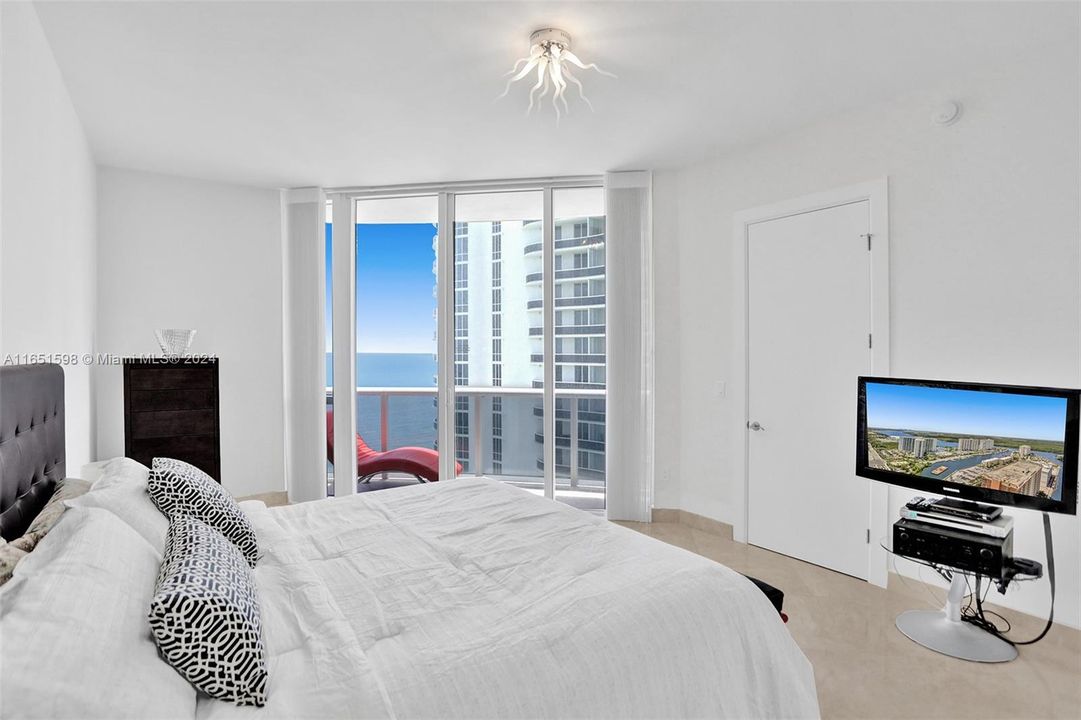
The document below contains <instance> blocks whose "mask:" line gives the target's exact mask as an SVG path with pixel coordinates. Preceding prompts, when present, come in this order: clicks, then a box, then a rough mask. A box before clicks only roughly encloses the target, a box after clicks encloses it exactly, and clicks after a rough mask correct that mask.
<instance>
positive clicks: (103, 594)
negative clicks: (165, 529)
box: [0, 508, 196, 720]
mask: <svg viewBox="0 0 1081 720" xmlns="http://www.w3.org/2000/svg"><path fill="white" fill-rule="evenodd" d="M158 564H159V559H158V557H157V555H156V553H155V552H154V550H153V549H152V548H151V547H150V545H149V544H147V543H146V542H145V541H144V540H143V539H142V538H140V537H139V535H138V534H137V533H136V532H135V531H134V530H132V529H131V528H130V527H128V526H127V525H126V524H125V523H124V522H122V521H121V520H120V519H119V518H118V517H116V516H115V515H113V514H112V513H109V512H106V511H104V510H100V509H96V508H77V509H73V510H71V511H69V512H66V513H64V516H63V517H62V518H61V520H60V522H59V523H57V525H56V527H54V528H53V530H52V531H51V532H50V533H49V534H48V535H46V536H45V539H44V540H42V541H41V544H40V545H38V547H37V548H36V549H35V550H34V552H33V553H31V554H30V555H29V556H27V558H26V559H25V560H24V561H23V562H21V563H20V564H19V567H18V568H17V569H16V573H15V579H14V580H13V581H12V582H10V583H8V584H7V585H5V586H4V588H3V590H2V591H0V627H2V631H3V637H4V641H3V643H2V647H0V666H2V667H3V669H4V670H3V673H0V715H2V716H3V717H56V718H72V717H80V718H122V717H123V718H129V717H130V718H149V717H153V718H187V719H189V720H190V718H192V717H194V715H195V706H196V692H195V690H194V689H193V688H192V687H191V685H189V684H188V683H187V682H186V681H185V680H184V678H182V677H180V676H179V675H178V674H177V673H176V672H175V671H174V670H173V669H172V668H171V667H169V665H168V664H166V663H165V662H163V661H162V660H161V659H160V658H159V657H158V651H157V647H156V646H155V645H154V641H153V639H152V638H151V635H150V627H149V624H148V622H147V619H146V613H147V608H148V607H149V605H150V598H151V597H152V595H153V593H154V582H155V580H156V578H157V572H158Z"/></svg>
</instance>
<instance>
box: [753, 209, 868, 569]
mask: <svg viewBox="0 0 1081 720" xmlns="http://www.w3.org/2000/svg"><path fill="white" fill-rule="evenodd" d="M869 211H870V203H869V202H868V201H866V200H864V201H861V202H854V203H850V204H846V205H840V206H837V207H831V208H827V209H823V210H816V211H814V212H807V213H802V214H799V215H792V216H788V217H783V218H778V219H775V220H768V221H764V222H759V223H756V224H754V225H751V226H750V227H749V228H748V233H747V244H748V248H747V253H748V255H747V262H748V278H747V280H748V411H749V412H748V418H749V422H748V430H747V433H748V503H747V506H748V507H747V511H748V515H747V539H748V541H749V542H750V543H751V544H753V545H758V546H760V547H764V548H767V549H769V550H774V551H776V552H780V553H784V554H785V555H790V556H792V557H796V558H799V559H801V560H806V561H808V562H812V563H815V564H816V565H822V566H824V567H828V568H831V569H833V570H838V571H840V572H843V573H846V574H849V575H853V576H856V577H859V578H863V579H866V578H867V574H868V573H867V571H868V554H867V536H868V528H869V527H870V525H869V519H870V494H869V493H870V490H869V484H868V483H867V481H865V480H863V479H861V478H857V477H856V476H855V475H854V472H853V467H854V463H855V460H854V458H855V449H854V446H855V436H856V377H857V376H858V375H861V374H868V373H869V372H870V370H871V350H870V328H871V253H870V252H868V245H867V238H866V234H867V233H868V232H869V223H870V219H869Z"/></svg>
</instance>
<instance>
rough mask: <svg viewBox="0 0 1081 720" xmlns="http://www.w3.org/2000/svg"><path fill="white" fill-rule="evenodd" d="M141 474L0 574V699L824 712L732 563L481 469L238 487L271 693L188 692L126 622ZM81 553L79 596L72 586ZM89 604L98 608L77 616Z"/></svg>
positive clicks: (286, 713)
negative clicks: (44, 671) (289, 490)
mask: <svg viewBox="0 0 1081 720" xmlns="http://www.w3.org/2000/svg"><path fill="white" fill-rule="evenodd" d="M0 372H2V371H0ZM0 379H2V378H0ZM0 404H6V403H3V402H2V401H0ZM36 427H37V426H36ZM0 439H2V438H0ZM53 453H54V454H55V446H54V448H53ZM2 454H3V445H2V444H0V456H2ZM132 462H133V461H128V463H132ZM3 467H4V468H5V469H4V475H3V478H2V482H3V483H4V484H5V485H7V484H8V483H9V482H12V483H13V482H15V481H14V479H12V478H11V477H9V474H8V472H7V470H6V468H7V465H4V466H3ZM124 467H126V468H127V470H125V472H129V473H130V474H132V476H133V478H134V476H135V475H137V474H138V473H137V471H135V470H132V467H133V466H132V465H130V464H129V465H125V466H124ZM20 482H23V481H20ZM138 492H139V489H138V483H137V480H135V479H132V480H131V482H128V481H125V482H123V483H121V482H116V483H113V484H111V485H110V486H107V487H105V488H103V489H99V487H98V485H97V484H96V485H95V486H94V488H93V489H92V490H91V491H90V492H89V493H87V494H86V495H85V496H83V497H84V498H89V500H87V501H86V502H84V503H83V504H81V505H80V504H79V503H72V505H73V507H71V509H69V510H68V511H67V512H66V513H65V515H64V516H63V518H62V519H61V521H60V522H59V523H58V524H57V526H56V528H55V529H54V530H53V531H52V532H50V534H49V535H48V536H46V538H45V540H43V541H42V543H41V545H40V546H39V547H38V549H36V550H35V551H34V552H33V553H32V554H31V556H30V557H29V558H28V559H26V560H24V561H22V563H21V564H20V566H19V567H18V568H16V576H17V577H16V578H15V579H14V580H13V582H12V583H9V585H7V586H4V587H3V588H0V612H2V613H3V615H2V623H3V624H2V626H0V631H2V632H3V633H4V636H5V642H4V643H3V645H4V647H3V649H2V652H3V657H2V658H0V659H2V661H3V666H4V671H3V673H2V674H0V680H2V681H3V686H2V688H0V690H2V694H0V714H2V715H3V716H4V717H5V718H6V717H19V716H31V715H39V716H58V715H62V714H64V711H65V708H68V707H69V706H68V705H66V704H65V703H69V704H71V703H78V702H79V699H80V697H81V698H82V700H83V701H84V704H83V705H75V707H79V708H80V710H81V712H80V714H83V715H94V714H101V715H109V716H132V717H138V716H143V717H146V716H155V717H193V718H207V719H210V718H232V717H250V718H262V717H265V718H271V717H274V718H278V717H312V718H316V717H319V718H322V717H373V718H374V717H378V718H391V717H393V718H422V717H447V718H511V717H522V718H539V717H552V718H554V717H590V718H593V717H598V718H599V717H620V718H631V717H643V718H646V717H649V718H657V717H666V718H667V717H733V718H752V717H816V716H817V714H818V707H817V700H816V695H815V686H814V678H813V674H812V671H811V667H810V664H809V663H808V661H807V660H806V658H805V657H804V656H803V654H802V653H801V652H800V650H799V648H798V647H797V646H796V645H795V643H794V642H793V640H792V638H791V636H790V635H789V633H788V632H787V630H786V629H785V626H784V624H783V623H782V621H781V619H780V617H779V616H778V613H777V611H776V610H775V609H774V607H773V606H772V605H771V604H770V602H769V601H768V600H767V599H766V597H765V596H764V595H763V594H762V592H761V591H759V589H758V588H756V587H755V586H754V585H753V584H752V583H751V582H750V581H748V580H747V579H746V578H744V577H743V576H741V575H739V574H738V573H735V572H734V571H732V570H729V569H728V568H726V567H724V566H722V565H719V564H717V563H714V562H712V561H710V560H708V559H705V558H702V557H699V556H697V555H694V554H692V553H689V552H686V551H684V550H681V549H679V548H676V547H673V546H669V545H666V544H664V543H661V542H659V541H657V540H654V539H652V538H649V537H646V536H644V535H641V534H639V533H636V532H634V531H631V530H627V529H625V528H622V527H619V526H617V525H614V524H612V523H609V522H607V521H605V520H603V519H601V518H598V517H595V516H592V515H590V514H588V513H584V512H581V511H578V510H575V509H573V508H570V507H568V506H565V505H562V504H560V503H556V502H552V501H549V500H545V499H543V498H539V497H536V496H533V495H531V494H529V493H527V492H525V491H522V490H519V489H517V488H514V487H511V486H508V485H505V484H502V483H499V482H496V481H493V480H490V479H485V478H477V479H459V480H455V481H451V482H445V483H433V484H425V485H416V486H411V487H406V488H400V489H394V490H386V491H381V492H378V493H365V494H361V495H356V496H351V497H345V498H337V499H329V500H323V501H317V502H310V503H303V504H298V505H293V506H288V507H282V508H269V509H268V508H266V507H265V506H263V505H261V504H259V503H245V504H244V505H243V508H244V510H245V512H246V513H247V515H248V517H249V518H250V520H251V523H252V525H253V526H254V528H255V530H256V533H257V537H258V540H259V545H260V547H261V549H262V556H261V557H260V558H259V560H258V563H257V564H256V567H255V570H254V577H255V580H256V585H257V588H258V594H259V597H260V605H261V615H262V632H263V639H264V643H265V648H266V657H267V664H268V669H269V683H268V692H267V699H266V704H265V705H264V706H263V707H260V708H252V707H239V706H237V705H233V704H231V703H228V702H223V701H221V700H215V699H212V698H209V697H207V696H204V695H197V694H196V693H195V692H194V690H193V689H192V688H191V687H190V686H187V687H186V688H185V687H184V683H178V682H176V681H177V680H181V678H179V676H177V675H176V673H174V672H173V671H172V669H171V668H169V667H168V666H167V665H166V664H165V663H164V661H162V660H160V659H158V658H157V657H156V655H155V654H154V651H153V643H152V642H151V641H150V637H149V630H148V629H147V628H145V627H143V626H142V625H141V624H140V620H142V621H144V623H145V615H146V610H145V607H146V606H145V603H146V602H148V601H149V600H148V598H149V593H151V592H152V590H153V585H154V575H155V574H156V565H155V561H157V562H160V558H161V554H160V549H159V548H160V542H161V541H160V538H159V537H158V535H159V534H162V535H163V534H164V529H163V528H162V526H161V523H160V522H159V520H160V518H157V519H155V518H151V517H150V515H146V516H145V517H143V516H142V515H141V514H140V513H143V510H142V509H138V508H140V507H141V506H140V505H139V503H140V502H143V500H141V499H140V498H139V497H138ZM144 495H145V492H144ZM4 497H5V502H6V501H7V497H8V496H7V495H6V494H5V496H4ZM110 497H112V499H110ZM147 502H148V501H147ZM151 507H152V506H151ZM0 510H2V509H0ZM122 516H123V517H124V518H125V521H124V522H121V521H120V520H119V519H118V518H119V517H122ZM105 547H108V548H113V549H114V553H115V554H117V555H121V556H122V557H118V558H113V557H112V553H110V554H106V553H103V551H102V548H105ZM58 563H59V564H61V565H59V566H58V565H57V564H58ZM64 563H67V565H63V564H64ZM23 565H26V568H25V570H24V569H23ZM87 565H90V566H93V567H92V570H93V571H94V572H96V573H98V576H97V577H98V579H97V580H96V581H95V582H94V584H93V590H92V592H90V594H91V595H92V596H93V598H92V599H91V600H86V599H85V598H84V599H81V600H77V599H75V598H73V597H69V596H74V595H78V594H80V592H81V590H80V588H81V586H80V585H79V583H80V582H81V579H80V577H79V574H80V572H82V570H81V569H82V568H85V567H86V566H87ZM114 565H115V570H110V568H111V567H112V566H114ZM58 567H60V568H61V569H57V568H58ZM109 573H112V574H109ZM114 576H115V577H114ZM105 577H108V578H109V580H108V582H103V581H102V579H101V578H105ZM103 586H104V587H103ZM114 586H115V587H114ZM99 596H101V597H99ZM96 603H100V604H101V605H102V607H103V610H102V611H103V612H106V613H108V617H107V618H106V619H105V620H103V621H102V622H97V623H93V625H94V627H91V623H89V622H88V621H86V620H85V614H86V613H87V612H89V611H88V609H87V607H88V605H90V604H96ZM108 603H111V606H108V607H106V606H107V604H108ZM141 603H142V604H141ZM95 606H96V605H95ZM121 606H123V608H121ZM80 613H82V615H80ZM69 616H70V617H69ZM103 624H104V625H109V626H110V627H112V628H120V630H121V633H120V634H121V635H123V637H120V638H117V637H115V636H116V635H117V633H116V632H112V633H105V632H102V631H100V629H99V628H98V627H97V626H100V625H103ZM54 626H55V627H54ZM35 628H36V629H35ZM72 633H76V634H78V635H80V637H79V639H78V641H75V640H70V639H68V636H69V635H70V634H72ZM95 633H97V634H96V635H95ZM43 635H44V636H46V637H44V638H43V637H42V636H43ZM36 644H37V645H36ZM58 644H59V645H60V646H61V647H59V648H58V647H56V646H57V645H58ZM38 645H40V647H41V648H42V649H41V650H34V649H33V648H34V647H37V646H38ZM38 652H47V653H49V654H50V663H51V664H52V665H51V671H52V672H63V671H64V668H65V667H71V668H73V669H74V668H82V670H81V671H79V672H82V673H84V674H89V675H91V676H92V677H90V678H88V679H85V680H82V679H81V680H80V682H86V683H100V684H103V685H111V686H112V687H114V688H116V689H115V691H113V693H112V694H113V695H114V697H108V696H106V697H104V698H97V699H95V701H94V703H92V704H91V705H87V704H86V703H85V701H86V700H87V693H85V692H83V691H82V690H68V689H67V688H66V685H65V683H67V682H68V681H67V680H64V681H61V680H59V679H57V678H54V679H53V682H52V683H51V684H50V682H49V678H48V677H45V678H43V677H42V676H41V673H33V672H29V671H26V672H21V671H15V672H12V671H11V669H12V668H13V667H16V666H19V665H21V664H22V663H31V662H33V661H34V657H32V656H31V654H32V653H35V654H36V653H38ZM102 660H104V662H101V661H102ZM155 663H157V664H158V665H160V667H157V666H155ZM133 674H135V675H145V676H146V677H135V678H133V677H132V675H133ZM150 688H154V690H153V691H151V690H150ZM189 690H190V691H191V693H190V696H189V695H188V694H186V692H187V691H189ZM80 692H82V695H80ZM65 693H66V694H67V695H65ZM46 694H48V698H47V699H42V698H43V696H44V695H46ZM150 695H153V697H150ZM65 697H67V699H65ZM27 698H29V699H27ZM69 709H70V708H69Z"/></svg>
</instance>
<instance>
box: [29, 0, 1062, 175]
mask: <svg viewBox="0 0 1081 720" xmlns="http://www.w3.org/2000/svg"><path fill="white" fill-rule="evenodd" d="M37 9H38V14H39V16H40V18H41V20H42V24H43V26H44V27H45V31H46V34H47V36H48V38H49V41H50V43H51V45H52V47H53V51H54V54H55V56H56V59H57V61H58V63H59V65H60V67H61V69H62V71H63V73H64V76H65V79H66V81H67V84H68V87H69V90H70V92H71V95H72V98H73V101H74V103H75V106H76V109H77V111H78V112H79V115H80V117H81V118H82V120H83V123H84V125H85V127H86V131H87V134H88V136H89V138H90V142H91V145H92V146H93V149H94V152H95V154H96V157H97V159H98V161H99V162H100V163H102V164H106V165H116V166H121V167H131V168H138V169H145V170H151V171H159V172H166V173H171V174H177V175H186V176H192V177H202V178H208V179H215V180H223V181H230V182H239V183H246V184H251V185H257V186H266V187H296V186H304V185H324V186H329V187H332V186H344V185H376V184H394V183H407V182H428V181H443V180H476V179H488V178H499V177H527V176H540V175H574V174H589V173H597V172H601V171H604V170H614V169H632V168H657V167H670V166H677V165H682V164H685V163H688V162H693V161H694V160H696V159H699V158H701V157H702V156H703V155H704V154H712V153H717V152H721V151H723V150H725V149H728V148H731V147H733V146H735V145H738V144H743V143H748V142H754V141H756V140H759V139H762V138H765V137H768V136H770V135H774V134H778V133H782V132H786V131H789V130H792V129H795V128H797V127H800V126H803V125H806V124H808V123H811V122H814V121H816V120H818V119H821V118H824V117H828V116H831V115H835V114H838V113H841V112H844V111H846V110H849V109H852V108H856V107H859V106H861V105H865V104H868V103H872V102H877V101H881V100H885V99H888V98H890V97H893V96H896V95H898V94H901V93H907V92H911V91H916V90H923V89H926V88H928V87H939V86H941V84H942V83H943V82H944V80H949V79H951V78H962V77H964V76H966V75H969V74H972V73H976V72H979V71H980V69H981V68H983V67H986V66H988V65H989V64H999V63H1001V62H1004V59H1008V58H1010V57H1017V56H1020V55H1022V54H1024V52H1025V51H1026V50H1027V49H1028V48H1031V47H1034V46H1040V45H1045V44H1048V43H1059V42H1077V37H1078V5H1077V4H1076V3H1069V4H1066V3H1063V4H1057V5H1051V4H1036V3H1016V4H1011V3H988V4H985V3H952V2H938V3H918V4H917V3H889V4H886V3H874V2H867V3H848V4H845V3H795V4H789V3H720V2H712V3H698V2H684V3H645V2H638V3H619V2H608V3H540V2H522V3H515V2H502V3H477V2H436V3H413V2H331V3H317V2H266V3H263V2H235V3H233V2H150V3H129V2H112V3H105V2H71V3H64V2H48V3H38V4H37ZM548 25H553V26H557V27H562V28H564V29H566V30H568V31H569V32H570V33H571V34H572V35H573V36H574V38H575V40H574V43H575V50H576V51H577V52H579V54H580V55H581V56H582V57H583V59H585V60H586V61H587V62H588V61H596V62H597V63H598V64H599V65H601V67H603V68H605V69H607V70H610V71H611V72H614V73H616V74H617V75H618V76H619V77H618V79H611V78H605V77H601V76H597V75H594V74H591V73H580V76H581V77H582V79H583V82H584V83H585V85H586V88H587V93H588V94H589V96H590V97H591V99H592V101H593V104H594V107H595V108H596V112H595V113H590V112H589V111H588V109H587V108H585V107H584V106H583V105H582V104H580V103H574V102H573V101H572V106H571V115H570V117H567V118H564V120H563V122H562V124H561V125H559V126H558V127H557V125H556V123H555V117H554V114H553V113H552V112H551V108H550V106H546V107H545V108H544V112H541V113H536V112H534V114H533V115H532V116H529V117H527V116H525V114H524V111H525V107H526V105H527V94H528V89H527V88H526V87H524V86H525V85H526V83H520V84H519V86H517V87H516V88H515V89H514V90H512V92H511V94H510V95H508V97H506V98H504V99H502V100H499V101H496V99H495V98H496V96H498V95H499V93H500V92H501V91H502V89H503V82H504V81H503V78H502V77H501V76H502V74H503V73H504V72H505V71H506V70H508V69H509V68H510V66H511V64H512V63H513V61H514V60H515V59H516V58H517V57H519V56H520V55H522V54H523V53H524V52H525V51H526V50H527V48H526V46H527V44H528V42H527V40H528V36H529V33H530V31H532V30H533V29H535V28H538V27H544V26H548Z"/></svg>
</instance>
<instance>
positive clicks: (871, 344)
mask: <svg viewBox="0 0 1081 720" xmlns="http://www.w3.org/2000/svg"><path fill="white" fill-rule="evenodd" d="M874 346H875V342H874V340H873V339H872V338H871V333H867V347H868V348H873V347H874Z"/></svg>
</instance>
